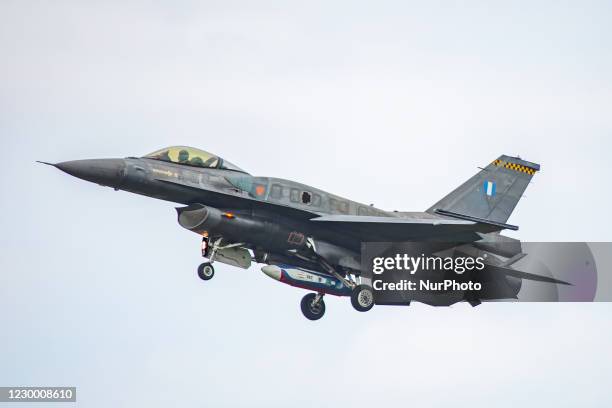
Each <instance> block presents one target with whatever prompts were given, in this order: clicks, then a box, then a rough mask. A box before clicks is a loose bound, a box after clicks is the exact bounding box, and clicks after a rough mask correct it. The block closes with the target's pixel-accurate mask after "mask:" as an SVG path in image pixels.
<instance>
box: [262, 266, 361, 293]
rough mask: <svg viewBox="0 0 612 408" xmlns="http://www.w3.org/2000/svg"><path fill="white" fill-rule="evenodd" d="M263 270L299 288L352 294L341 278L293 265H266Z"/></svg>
mask: <svg viewBox="0 0 612 408" xmlns="http://www.w3.org/2000/svg"><path fill="white" fill-rule="evenodd" d="M261 271H262V272H263V273H265V274H266V275H268V276H269V277H271V278H272V279H274V280H277V281H279V282H283V283H286V284H287V285H291V286H295V287H297V288H302V289H308V290H313V291H315V292H321V293H327V294H330V295H336V296H350V295H351V289H350V288H349V287H348V286H346V285H345V284H344V283H343V282H342V281H340V280H339V279H337V278H335V277H333V276H330V275H324V274H321V273H318V272H314V271H310V270H308V269H303V268H298V267H297V266H292V265H285V264H279V265H265V266H263V267H262V268H261Z"/></svg>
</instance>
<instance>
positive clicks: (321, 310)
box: [300, 293, 325, 320]
mask: <svg viewBox="0 0 612 408" xmlns="http://www.w3.org/2000/svg"><path fill="white" fill-rule="evenodd" d="M316 296H317V294H316V293H309V294H307V295H306V296H304V297H303V298H302V302H301V303H300V306H301V307H302V313H303V314H304V317H306V318H307V319H308V320H319V319H320V318H322V317H323V315H324V314H325V302H324V301H323V298H321V299H319V301H318V302H317V304H316V305H313V303H312V302H313V301H314V299H315V297H316Z"/></svg>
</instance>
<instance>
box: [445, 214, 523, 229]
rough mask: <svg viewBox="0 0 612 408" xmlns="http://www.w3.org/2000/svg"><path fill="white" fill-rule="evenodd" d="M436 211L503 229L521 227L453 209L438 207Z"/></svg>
mask: <svg viewBox="0 0 612 408" xmlns="http://www.w3.org/2000/svg"><path fill="white" fill-rule="evenodd" d="M434 212H435V213H436V214H439V215H444V216H447V217H453V218H458V219H460V220H468V221H474V222H479V223H482V224H489V225H494V226H496V227H499V228H502V229H509V230H512V231H517V230H518V229H519V227H517V226H516V225H510V224H504V223H503V222H497V221H491V220H487V219H485V218H479V217H473V216H471V215H465V214H458V213H455V212H452V211H446V210H438V209H436V210H434Z"/></svg>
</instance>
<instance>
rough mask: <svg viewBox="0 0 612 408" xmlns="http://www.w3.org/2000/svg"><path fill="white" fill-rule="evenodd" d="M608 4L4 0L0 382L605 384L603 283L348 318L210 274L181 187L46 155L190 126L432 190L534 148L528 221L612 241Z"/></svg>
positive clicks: (381, 197) (393, 191) (320, 171)
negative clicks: (206, 277) (571, 297)
mask: <svg viewBox="0 0 612 408" xmlns="http://www.w3.org/2000/svg"><path fill="white" fill-rule="evenodd" d="M611 17H612V7H611V6H610V3H609V2H552V1H551V2H533V1H529V2H527V1H525V2H518V1H517V2H498V3H497V4H496V3H494V2H490V1H486V2H485V1H483V2H468V4H463V3H462V2H443V1H440V2H420V3H416V2H406V1H403V2H390V1H378V2H375V3H374V2H348V1H347V2H337V1H314V2H307V3H306V2H287V1H283V2H257V3H255V2H235V1H227V2H206V1H203V2H196V1H193V2H188V1H184V2H176V1H175V2H161V1H156V2H144V1H143V2H129V3H128V2H112V1H104V2H83V1H74V2H68V1H66V2H61V1H55V2H45V1H40V2H34V1H7V0H1V1H0V58H1V59H0V135H1V137H2V142H3V143H2V147H3V164H4V166H3V171H2V172H0V186H1V187H2V200H1V201H0V225H1V226H2V230H3V234H2V235H1V236H0V243H1V246H0V251H1V252H0V310H2V312H1V313H0V316H1V318H0V324H1V325H2V330H0V350H1V351H0V385H53V384H62V385H76V386H77V387H78V389H79V391H78V393H79V395H78V399H79V405H80V406H86V407H108V406H126V407H127V406H134V405H136V404H139V405H147V406H153V407H156V406H160V407H161V406H168V405H170V404H171V402H172V401H178V402H179V403H180V405H181V406H188V407H190V406H197V407H209V406H214V407H223V406H227V407H236V406H244V407H255V406H262V407H264V406H265V407H270V406H279V407H286V406H287V405H291V406H295V407H311V406H312V407H321V406H339V405H345V404H349V403H350V404H351V405H352V406H356V407H359V406H366V405H369V406H371V405H372V404H373V403H380V404H381V405H383V404H385V405H389V404H391V403H394V402H395V403H396V402H398V401H401V400H402V399H405V400H406V403H409V404H413V405H423V404H428V405H434V406H446V405H448V404H449V403H456V402H457V401H458V400H459V401H462V402H468V401H469V403H470V404H471V405H473V406H476V407H480V406H482V407H484V406H487V407H489V406H491V405H492V404H494V405H495V406H513V407H515V406H521V404H522V403H530V404H533V405H535V404H538V405H542V404H546V405H552V404H557V405H559V406H576V405H578V404H580V405H586V406H609V404H610V402H611V401H610V395H609V392H608V391H607V386H608V385H609V384H610V382H611V380H612V368H611V365H612V353H611V352H610V351H609V344H610V343H611V341H612V331H611V329H610V315H611V312H612V310H611V307H610V306H609V305H608V304H575V305H573V304H550V305H548V304H485V305H483V306H481V307H478V308H476V309H472V308H471V307H469V306H467V305H464V304H459V305H456V306H453V307H450V308H446V309H436V308H432V307H427V306H424V305H414V306H411V307H409V308H390V307H387V308H385V307H377V308H375V309H374V310H373V311H372V312H370V313H368V314H358V313H357V312H354V311H353V310H352V308H351V307H350V304H349V302H348V301H347V300H346V299H335V298H330V299H328V300H327V309H328V310H327V315H326V316H325V318H324V319H323V320H322V321H319V322H316V323H312V322H309V321H306V320H305V319H304V318H303V317H302V316H301V313H300V311H299V300H300V298H301V296H302V295H303V294H304V292H303V291H300V290H298V289H293V288H289V287H286V286H284V285H281V284H279V283H278V282H274V281H273V280H271V279H269V278H267V277H266V276H264V275H263V274H262V273H261V272H260V271H259V268H251V269H250V270H248V271H242V270H236V269H233V268H230V267H224V266H223V265H219V266H218V268H217V274H216V276H215V279H214V280H212V281H210V282H208V283H202V282H201V281H199V279H198V278H197V277H196V275H195V267H196V266H197V264H198V263H199V262H200V258H199V257H198V251H199V240H198V237H197V236H196V235H194V234H192V233H189V232H187V231H185V230H182V229H181V228H180V227H179V226H178V225H177V224H176V221H175V214H174V210H173V208H172V207H173V206H172V204H171V203H165V202H161V201H154V200H151V199H147V198H144V197H138V196H134V195H130V194H128V193H124V192H116V193H115V192H113V191H112V190H110V189H105V188H101V187H98V186H95V185H91V184H88V183H85V182H82V181H79V180H76V179H73V178H70V177H69V176H67V175H64V174H61V173H60V172H58V171H56V170H54V169H51V168H47V167H43V166H40V165H35V164H34V163H33V162H34V160H47V161H62V160H69V159H78V158H93V157H124V156H134V155H136V156H138V155H142V154H145V153H148V152H150V151H153V150H155V149H158V148H161V147H163V146H165V145H172V144H186V145H193V146H196V147H200V148H203V149H206V150H210V151H212V152H214V153H216V154H219V155H221V156H223V157H226V158H227V159H229V160H230V161H232V162H234V163H236V164H237V165H239V166H241V167H243V168H245V169H246V170H247V171H249V172H251V173H253V174H255V175H266V176H278V177H283V178H289V179H294V180H297V181H301V182H304V183H307V184H311V185H315V186H317V187H320V188H323V189H325V190H328V191H333V192H335V193H337V194H340V195H343V196H346V197H349V198H352V199H355V200H358V201H362V202H366V203H370V202H372V203H375V204H376V205H377V206H378V207H381V208H385V209H398V210H415V211H418V210H423V209H425V208H427V207H428V206H429V205H431V204H432V203H434V202H435V201H437V200H438V199H439V198H440V197H442V196H444V195H445V194H447V193H448V192H449V191H450V190H451V189H452V188H454V187H456V186H457V185H458V184H460V183H461V182H463V181H464V180H465V179H467V178H468V177H469V176H471V175H472V174H474V172H475V171H476V170H477V169H476V166H482V165H484V164H486V163H488V162H490V161H491V160H493V159H494V158H496V157H497V156H499V155H500V154H502V153H506V154H520V155H521V157H523V158H524V159H526V160H530V161H535V162H538V163H540V164H541V165H542V171H541V172H540V173H539V174H538V175H537V176H536V178H535V182H534V183H533V185H531V186H530V188H529V189H528V190H527V192H526V197H525V198H524V199H523V200H522V201H521V202H520V204H519V206H518V208H517V210H516V211H515V213H514V214H513V216H512V217H511V219H510V220H509V221H510V222H511V223H512V224H517V225H520V226H521V230H520V231H519V232H517V233H513V234H512V235H513V236H516V237H520V238H521V239H524V240H531V241H546V240H560V241H562V240H572V241H581V240H587V241H610V232H609V230H610V222H609V221H608V219H607V217H606V212H607V209H608V208H610V207H611V206H612V197H611V195H610V191H609V187H608V186H609V184H610V181H609V177H610V174H611V173H612V165H611V164H610V159H609V155H610V153H609V152H610V151H611V148H612V141H611V140H612V139H611V136H612V115H611V108H612V74H611V73H612V52H611V51H610V50H612V44H611V43H612V28H611V27H610V24H609V22H610V18H611ZM603 272H604V273H605V272H608V271H603ZM362 382H365V385H364V384H363V383H362ZM296 396H298V399H297V400H296Z"/></svg>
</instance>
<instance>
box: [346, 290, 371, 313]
mask: <svg viewBox="0 0 612 408" xmlns="http://www.w3.org/2000/svg"><path fill="white" fill-rule="evenodd" d="M351 304H352V305H353V307H354V308H355V310H357V311H358V312H367V311H368V310H370V309H371V308H372V307H373V306H374V293H373V292H372V288H371V287H369V286H367V285H359V286H357V287H355V289H353V293H351Z"/></svg>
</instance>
